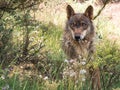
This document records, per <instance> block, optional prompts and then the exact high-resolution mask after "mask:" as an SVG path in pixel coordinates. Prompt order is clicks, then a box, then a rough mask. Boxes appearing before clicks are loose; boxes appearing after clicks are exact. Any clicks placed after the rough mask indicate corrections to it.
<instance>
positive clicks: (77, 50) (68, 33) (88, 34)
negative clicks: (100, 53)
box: [62, 6, 95, 59]
mask: <svg viewBox="0 0 120 90" xmlns="http://www.w3.org/2000/svg"><path fill="white" fill-rule="evenodd" d="M90 7H91V6H90ZM70 8H71V7H70V6H67V12H68V13H67V14H68V15H67V16H68V20H67V22H66V27H65V30H64V34H63V43H62V48H63V50H64V52H65V53H66V55H67V56H68V58H69V59H75V58H78V57H79V56H82V57H86V58H87V57H88V55H90V54H91V53H93V52H94V36H95V31H94V26H93V23H92V21H91V19H90V18H92V17H87V16H85V14H81V13H77V14H76V13H74V11H71V12H72V13H73V15H71V16H70V15H69V13H70ZM71 9H72V8H71ZM72 10H73V9H72ZM86 14H87V12H86ZM72 19H74V21H73V20H72ZM77 20H83V21H85V22H87V23H88V24H89V25H88V28H87V29H86V30H84V31H83V32H82V34H83V35H82V34H81V38H82V40H79V41H76V40H75V39H74V31H73V30H72V28H71V27H70V23H75V22H76V21H77ZM72 21H73V22H72ZM78 34H79V33H78ZM82 36H83V37H82Z"/></svg>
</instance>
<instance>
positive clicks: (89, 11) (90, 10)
mask: <svg viewBox="0 0 120 90" xmlns="http://www.w3.org/2000/svg"><path fill="white" fill-rule="evenodd" d="M84 15H85V16H86V17H88V18H89V19H93V7H92V6H91V5H90V6H88V8H87V9H86V11H85V13H84Z"/></svg>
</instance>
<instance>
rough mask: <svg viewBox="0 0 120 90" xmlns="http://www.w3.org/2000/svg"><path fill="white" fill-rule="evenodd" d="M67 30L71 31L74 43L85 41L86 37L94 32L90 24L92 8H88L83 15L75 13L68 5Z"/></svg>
mask: <svg viewBox="0 0 120 90" xmlns="http://www.w3.org/2000/svg"><path fill="white" fill-rule="evenodd" d="M66 10H67V18H68V21H67V28H68V30H70V31H71V34H72V37H73V39H74V40H76V41H80V40H83V39H85V37H86V36H87V35H90V33H91V32H92V31H93V30H94V27H93V24H92V21H91V20H92V18H93V7H92V6H88V8H87V9H86V10H85V12H84V13H75V12H74V10H73V8H72V7H71V6H70V5H68V6H67V8H66Z"/></svg>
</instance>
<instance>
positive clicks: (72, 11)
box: [66, 5, 75, 19]
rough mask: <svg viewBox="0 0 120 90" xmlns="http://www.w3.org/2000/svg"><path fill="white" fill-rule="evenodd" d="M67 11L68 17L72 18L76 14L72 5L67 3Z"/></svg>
mask: <svg viewBox="0 0 120 90" xmlns="http://www.w3.org/2000/svg"><path fill="white" fill-rule="evenodd" d="M66 11H67V18H68V19H70V17H71V16H73V15H74V14H75V12H74V10H73V8H72V7H71V6H70V5H67V8H66Z"/></svg>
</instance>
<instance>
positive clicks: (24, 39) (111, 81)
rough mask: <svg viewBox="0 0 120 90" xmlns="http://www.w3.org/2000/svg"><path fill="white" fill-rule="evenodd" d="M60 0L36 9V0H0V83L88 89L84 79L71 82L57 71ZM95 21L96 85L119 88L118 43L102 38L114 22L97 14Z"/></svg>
mask: <svg viewBox="0 0 120 90" xmlns="http://www.w3.org/2000/svg"><path fill="white" fill-rule="evenodd" d="M63 1H64V0H63ZM63 1H60V0H59V1H57V0H55V2H54V1H52V0H50V2H49V1H45V2H43V3H41V4H44V5H45V7H44V9H42V7H40V10H37V9H39V8H38V3H39V2H42V1H41V0H1V1H0V10H1V12H0V63H1V65H0V89H2V90H11V89H12V90H78V89H81V90H91V84H90V83H91V81H90V80H89V79H86V80H85V81H84V80H83V81H84V82H81V81H79V82H77V83H76V82H74V80H72V79H70V78H64V77H63V73H64V69H65V68H67V67H68V64H66V61H64V59H65V58H66V57H65V55H64V53H63V51H62V49H61V37H62V32H63V31H62V30H63V29H62V28H61V26H62V25H63V24H64V23H63V22H64V21H62V20H63V18H65V14H64V12H63V11H64V10H62V9H63V8H65V5H66V3H64V2H63ZM69 1H71V0H69ZM62 2H63V4H62ZM71 2H72V1H71ZM41 4H40V6H41ZM44 5H43V6H44ZM75 5H76V4H75ZM62 6H63V7H62ZM46 8H47V10H46ZM48 8H51V9H48ZM61 8H62V9H61ZM76 8H78V7H76ZM84 8H85V7H84ZM59 10H60V11H59ZM47 11H48V12H47ZM35 12H36V13H35ZM38 12H39V13H38ZM61 12H63V13H61ZM55 16H56V17H55ZM38 17H39V19H38ZM40 21H42V23H41V22H40ZM56 21H57V22H58V21H59V22H58V23H57V24H56ZM103 21H105V22H103ZM95 23H97V29H98V30H97V33H98V35H99V37H98V38H97V41H98V42H97V41H96V42H97V43H98V44H97V47H96V51H97V52H96V58H95V63H94V64H96V63H97V65H99V67H100V71H101V83H102V84H101V86H102V89H103V90H111V89H113V90H119V88H120V55H119V54H120V47H119V44H117V42H115V41H114V40H113V41H112V40H110V39H108V35H109V33H108V31H107V30H108V29H109V30H110V29H111V30H112V29H113V28H114V27H113V25H112V24H111V23H110V22H108V19H103V18H101V17H99V18H98V19H96V21H95ZM100 32H101V33H100ZM101 34H102V35H101ZM70 67H71V66H70V64H69V68H70ZM76 72H77V71H76ZM78 73H79V72H78ZM73 74H74V73H72V72H71V74H70V75H73Z"/></svg>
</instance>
